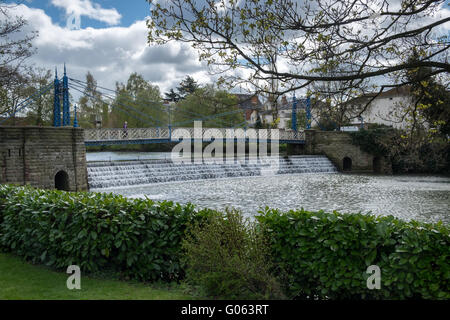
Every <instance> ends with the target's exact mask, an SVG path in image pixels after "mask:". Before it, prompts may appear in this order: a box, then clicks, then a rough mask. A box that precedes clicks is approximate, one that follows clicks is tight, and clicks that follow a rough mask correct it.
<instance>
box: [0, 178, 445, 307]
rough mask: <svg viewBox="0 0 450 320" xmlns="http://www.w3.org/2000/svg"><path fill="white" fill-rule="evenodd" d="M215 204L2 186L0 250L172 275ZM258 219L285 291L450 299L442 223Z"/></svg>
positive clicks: (300, 216) (86, 266)
mask: <svg viewBox="0 0 450 320" xmlns="http://www.w3.org/2000/svg"><path fill="white" fill-rule="evenodd" d="M213 212H214V211H212V210H207V209H205V210H196V209H195V208H194V206H193V205H190V204H188V205H179V204H174V203H172V202H165V201H163V202H153V201H151V200H148V199H145V200H144V199H126V198H123V197H122V196H119V195H114V194H102V193H87V192H86V193H83V192H81V193H71V192H63V191H45V190H38V189H32V188H29V187H12V186H1V185H0V248H2V249H3V250H7V251H11V252H14V253H16V254H18V255H21V256H23V257H25V258H26V259H28V260H31V261H32V262H34V263H43V264H47V265H49V266H52V267H55V268H58V269H61V270H65V268H67V266H68V265H71V264H77V265H79V266H80V267H81V269H82V270H83V271H89V272H95V271H103V270H113V271H116V272H120V273H121V274H123V275H127V276H129V277H130V278H134V279H138V280H144V281H153V280H159V279H162V280H169V281H170V280H173V279H180V278H182V277H183V276H184V270H186V268H185V265H184V264H183V263H182V261H183V257H184V254H185V253H184V252H183V249H182V245H181V243H182V240H183V239H186V231H189V232H192V231H194V230H193V229H187V228H188V226H189V225H191V224H192V225H198V223H200V225H202V224H203V222H204V221H206V220H205V217H207V216H211V215H212V213H213ZM215 214H216V215H217V214H218V213H217V212H215ZM256 223H257V225H256V226H255V227H256V228H255V229H254V230H262V232H264V235H265V237H266V240H267V242H268V244H269V249H270V253H271V256H272V259H273V262H274V266H275V267H276V270H274V275H276V276H279V279H280V280H281V282H282V285H283V286H284V287H285V293H286V296H287V297H290V298H294V297H297V298H330V299H344V298H345V299H348V298H350V299H351V298H355V299H361V298H362V299H380V298H382V299H383V298H384V299H405V298H420V299H422V298H424V299H450V284H449V283H450V268H449V258H450V246H449V245H450V243H449V242H450V238H449V237H450V236H449V227H448V226H446V225H442V224H440V223H439V224H424V223H419V222H414V221H412V222H404V221H401V220H398V219H395V218H393V217H376V216H371V215H363V214H339V213H336V212H334V213H324V212H322V211H320V212H307V211H303V210H300V211H289V212H287V213H281V212H279V211H277V210H270V209H266V210H265V211H264V212H262V213H261V215H260V216H258V217H257V222H256ZM188 234H190V233H188ZM370 265H378V266H379V267H380V269H381V289H380V290H376V289H375V290H369V289H368V288H367V286H366V279H367V277H368V276H369V275H368V274H367V273H366V270H367V267H368V266H370ZM219 269H220V266H219ZM219 269H218V270H219ZM215 272H217V270H216V271H215Z"/></svg>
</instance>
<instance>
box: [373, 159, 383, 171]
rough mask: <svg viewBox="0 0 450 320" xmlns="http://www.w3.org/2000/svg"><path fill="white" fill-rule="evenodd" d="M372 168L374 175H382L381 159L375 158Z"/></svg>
mask: <svg viewBox="0 0 450 320" xmlns="http://www.w3.org/2000/svg"><path fill="white" fill-rule="evenodd" d="M372 166H373V172H374V173H380V172H381V158H380V157H374V158H373V161H372Z"/></svg>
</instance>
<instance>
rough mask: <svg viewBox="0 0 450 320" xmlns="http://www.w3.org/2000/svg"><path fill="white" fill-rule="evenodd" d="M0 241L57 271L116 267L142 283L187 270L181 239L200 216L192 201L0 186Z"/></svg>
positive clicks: (95, 269)
mask: <svg viewBox="0 0 450 320" xmlns="http://www.w3.org/2000/svg"><path fill="white" fill-rule="evenodd" d="M0 199H1V200H0V212H1V215H2V216H3V222H2V224H1V231H0V246H2V247H3V248H5V249H7V250H9V251H13V252H14V253H16V254H18V255H21V256H23V257H25V258H26V259H27V260H31V261H32V262H33V263H44V264H46V265H48V266H52V267H55V268H58V269H65V268H67V266H69V265H72V264H76V265H79V266H80V268H81V270H83V271H88V272H95V271H99V270H102V269H105V268H106V269H110V270H111V269H112V270H113V271H117V272H121V273H122V274H123V275H126V276H128V277H130V278H135V279H139V280H144V281H152V280H157V279H163V280H172V279H179V278H180V277H182V276H183V270H184V268H183V266H182V265H181V262H180V256H181V238H182V237H183V236H184V231H185V228H186V225H187V224H188V223H190V222H193V221H195V220H196V219H202V217H203V215H207V214H209V210H202V211H199V212H197V211H196V210H195V209H194V206H193V205H191V204H188V205H184V206H182V205H180V204H174V203H173V202H167V201H163V202H153V201H151V200H149V199H132V200H130V199H126V198H124V197H122V196H120V195H113V194H102V193H87V192H81V193H80V192H79V193H72V192H63V191H45V190H37V189H32V188H29V187H19V188H12V187H8V186H0Z"/></svg>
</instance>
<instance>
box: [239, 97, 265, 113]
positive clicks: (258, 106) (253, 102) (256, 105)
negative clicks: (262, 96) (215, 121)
mask: <svg viewBox="0 0 450 320" xmlns="http://www.w3.org/2000/svg"><path fill="white" fill-rule="evenodd" d="M234 95H235V96H236V97H237V98H238V104H239V107H240V108H241V109H252V110H262V109H263V105H262V103H261V101H260V100H259V97H258V96H257V95H256V94H243V93H236V94H234Z"/></svg>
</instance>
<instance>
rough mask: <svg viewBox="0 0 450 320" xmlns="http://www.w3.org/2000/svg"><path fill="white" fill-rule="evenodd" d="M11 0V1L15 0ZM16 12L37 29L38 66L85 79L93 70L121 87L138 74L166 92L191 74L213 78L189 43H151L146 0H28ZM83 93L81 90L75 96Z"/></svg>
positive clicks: (110, 85)
mask: <svg viewBox="0 0 450 320" xmlns="http://www.w3.org/2000/svg"><path fill="white" fill-rule="evenodd" d="M10 2H11V1H10ZM15 3H19V5H18V6H17V7H15V8H14V9H13V10H14V12H15V13H17V14H18V15H20V16H23V17H24V18H25V19H26V20H28V26H27V28H29V29H33V30H37V31H38V32H39V36H38V37H37V38H36V39H35V40H34V41H33V45H34V47H35V48H36V49H37V52H36V54H35V55H34V56H32V57H31V58H30V62H31V63H33V64H35V65H36V66H39V67H43V68H47V69H51V70H54V69H55V67H57V68H58V72H59V74H62V71H63V66H64V63H66V65H67V73H68V76H69V77H72V78H75V79H80V80H85V77H86V73H87V72H88V71H89V72H91V74H92V75H93V76H94V78H95V79H96V80H97V82H98V85H99V86H103V87H106V88H111V89H114V88H115V83H116V81H119V82H123V83H125V82H126V81H127V79H128V77H129V75H130V74H131V73H133V72H138V73H139V74H142V75H143V76H144V78H145V79H146V80H147V81H150V82H151V83H152V84H154V85H158V86H159V87H160V90H161V93H162V94H163V93H164V92H167V91H169V90H170V88H176V87H177V86H178V84H179V83H180V81H181V80H182V79H184V78H185V76H186V75H190V76H192V77H194V79H196V80H197V81H198V82H199V83H200V84H206V83H209V82H211V81H213V80H212V79H211V78H210V75H209V74H208V71H207V68H206V66H205V65H204V64H201V63H200V62H199V61H198V55H197V53H196V52H195V51H194V50H193V49H192V48H191V47H190V46H189V45H185V44H179V43H170V44H167V45H164V46H152V47H150V46H149V45H148V44H147V34H148V29H147V27H146V23H145V21H146V18H147V16H149V15H150V4H149V3H148V2H147V1H145V0H127V1H125V0H23V1H20V2H18V1H15ZM74 96H77V94H74Z"/></svg>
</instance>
